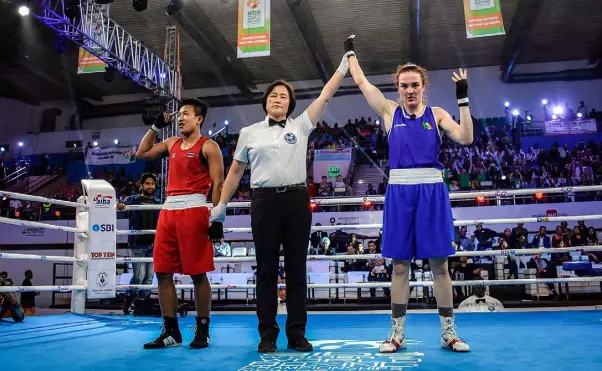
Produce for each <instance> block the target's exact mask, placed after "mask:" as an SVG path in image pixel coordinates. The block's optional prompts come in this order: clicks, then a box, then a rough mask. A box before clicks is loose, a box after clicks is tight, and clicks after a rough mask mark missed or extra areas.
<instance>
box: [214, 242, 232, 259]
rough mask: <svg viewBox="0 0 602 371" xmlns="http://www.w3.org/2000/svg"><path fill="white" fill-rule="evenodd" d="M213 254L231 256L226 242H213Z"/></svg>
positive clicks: (230, 250)
mask: <svg viewBox="0 0 602 371" xmlns="http://www.w3.org/2000/svg"><path fill="white" fill-rule="evenodd" d="M213 252H214V254H213V255H214V256H232V249H231V248H230V244H229V243H227V242H222V243H214V244H213Z"/></svg>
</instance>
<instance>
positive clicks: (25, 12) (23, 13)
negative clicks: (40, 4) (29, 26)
mask: <svg viewBox="0 0 602 371" xmlns="http://www.w3.org/2000/svg"><path fill="white" fill-rule="evenodd" d="M19 14H20V15H21V16H23V17H25V16H26V15H29V8H28V7H26V6H25V5H22V6H20V7H19Z"/></svg>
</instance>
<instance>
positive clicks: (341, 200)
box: [125, 185, 602, 210]
mask: <svg viewBox="0 0 602 371" xmlns="http://www.w3.org/2000/svg"><path fill="white" fill-rule="evenodd" d="M595 191H602V185H595V186H579V187H562V188H527V189H507V190H499V191H477V192H451V193H450V194H449V199H450V200H469V199H473V198H476V197H479V196H482V197H508V196H521V195H533V194H535V193H542V194H550V193H565V194H566V193H571V192H572V193H579V192H595ZM365 201H370V202H381V203H382V202H384V201H385V196H373V197H370V196H367V197H338V198H316V199H312V200H311V202H313V203H315V204H316V205H339V204H345V205H359V204H362V203H364V202H365ZM250 206H251V201H240V202H229V203H228V208H248V207H250ZM162 207H163V205H160V204H157V205H126V206H125V210H160V209H161V208H162Z"/></svg>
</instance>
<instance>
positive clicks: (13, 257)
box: [0, 253, 81, 263]
mask: <svg viewBox="0 0 602 371" xmlns="http://www.w3.org/2000/svg"><path fill="white" fill-rule="evenodd" d="M0 259H8V260H16V259H20V260H45V261H49V262H67V263H74V262H77V261H81V259H78V258H76V257H74V256H56V255H30V254H13V253H0Z"/></svg>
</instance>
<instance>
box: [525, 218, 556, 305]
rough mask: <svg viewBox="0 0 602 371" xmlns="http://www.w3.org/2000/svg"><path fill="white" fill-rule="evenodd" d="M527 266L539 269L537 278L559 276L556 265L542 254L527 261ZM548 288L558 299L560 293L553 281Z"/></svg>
mask: <svg viewBox="0 0 602 371" xmlns="http://www.w3.org/2000/svg"><path fill="white" fill-rule="evenodd" d="M542 228H543V227H542ZM527 268H529V269H535V270H536V271H537V273H536V275H537V278H557V277H558V273H557V272H556V266H555V265H553V264H550V261H549V260H548V259H545V258H542V257H541V255H540V254H535V255H533V257H532V258H531V259H530V260H529V261H528V262H527ZM547 285H548V289H550V291H551V292H552V296H553V298H554V300H558V299H559V297H558V293H557V292H556V289H555V288H554V284H553V283H548V284H547Z"/></svg>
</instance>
